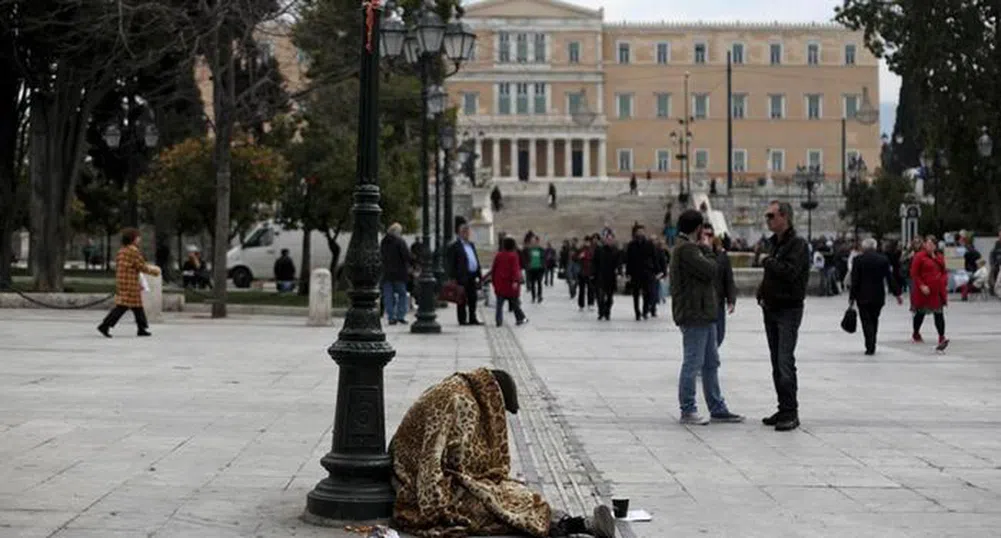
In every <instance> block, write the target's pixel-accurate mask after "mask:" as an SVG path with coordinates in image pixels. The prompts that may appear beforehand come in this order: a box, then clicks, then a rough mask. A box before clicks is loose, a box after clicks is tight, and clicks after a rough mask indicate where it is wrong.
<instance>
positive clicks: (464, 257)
mask: <svg viewBox="0 0 1001 538" xmlns="http://www.w3.org/2000/svg"><path fill="white" fill-rule="evenodd" d="M455 232H456V235H457V236H458V238H457V239H456V240H455V242H453V243H452V244H451V245H449V247H448V267H447V271H448V276H449V278H451V279H453V280H455V281H456V282H458V283H459V285H460V286H462V287H463V289H464V290H465V291H466V304H464V305H458V306H456V309H455V310H456V315H457V316H458V318H459V325H482V323H480V321H479V320H478V319H476V301H477V299H478V296H477V293H476V291H477V289H478V288H479V285H480V281H481V280H482V278H483V273H482V270H481V269H480V258H479V255H478V254H477V253H476V245H474V244H473V242H472V241H471V240H470V239H469V236H470V230H469V224H467V223H466V221H465V220H459V221H458V223H457V224H456V226H455Z"/></svg>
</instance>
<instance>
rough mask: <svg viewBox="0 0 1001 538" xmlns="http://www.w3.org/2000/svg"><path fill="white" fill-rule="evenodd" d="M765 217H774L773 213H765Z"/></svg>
mask: <svg viewBox="0 0 1001 538" xmlns="http://www.w3.org/2000/svg"><path fill="white" fill-rule="evenodd" d="M765 218H766V219H768V220H773V219H774V218H775V213H765Z"/></svg>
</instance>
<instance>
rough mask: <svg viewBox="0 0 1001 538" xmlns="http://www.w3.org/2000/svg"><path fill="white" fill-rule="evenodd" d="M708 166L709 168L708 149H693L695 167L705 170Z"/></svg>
mask: <svg viewBox="0 0 1001 538" xmlns="http://www.w3.org/2000/svg"><path fill="white" fill-rule="evenodd" d="M708 168H709V150H708V149H697V150H695V169H696V170H706V169H708Z"/></svg>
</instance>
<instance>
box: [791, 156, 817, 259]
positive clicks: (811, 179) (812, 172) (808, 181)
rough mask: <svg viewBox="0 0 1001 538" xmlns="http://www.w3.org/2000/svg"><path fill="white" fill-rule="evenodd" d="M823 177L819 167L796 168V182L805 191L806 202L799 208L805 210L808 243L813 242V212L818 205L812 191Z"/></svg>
mask: <svg viewBox="0 0 1001 538" xmlns="http://www.w3.org/2000/svg"><path fill="white" fill-rule="evenodd" d="M821 177H823V175H822V174H821V171H820V166H819V165H815V166H810V167H809V168H806V167H804V166H797V167H796V182H797V183H798V184H799V185H800V186H802V187H803V188H805V189H806V201H805V202H802V203H801V204H800V207H802V208H803V209H805V210H806V240H807V242H808V243H812V242H813V210H814V209H817V206H818V205H819V204H818V203H817V201H816V200H814V199H813V190H814V188H816V186H817V183H819V182H820V181H821V179H820V178H821Z"/></svg>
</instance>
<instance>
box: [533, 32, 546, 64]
mask: <svg viewBox="0 0 1001 538" xmlns="http://www.w3.org/2000/svg"><path fill="white" fill-rule="evenodd" d="M535 63H540V64H544V63H546V34H535Z"/></svg>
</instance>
